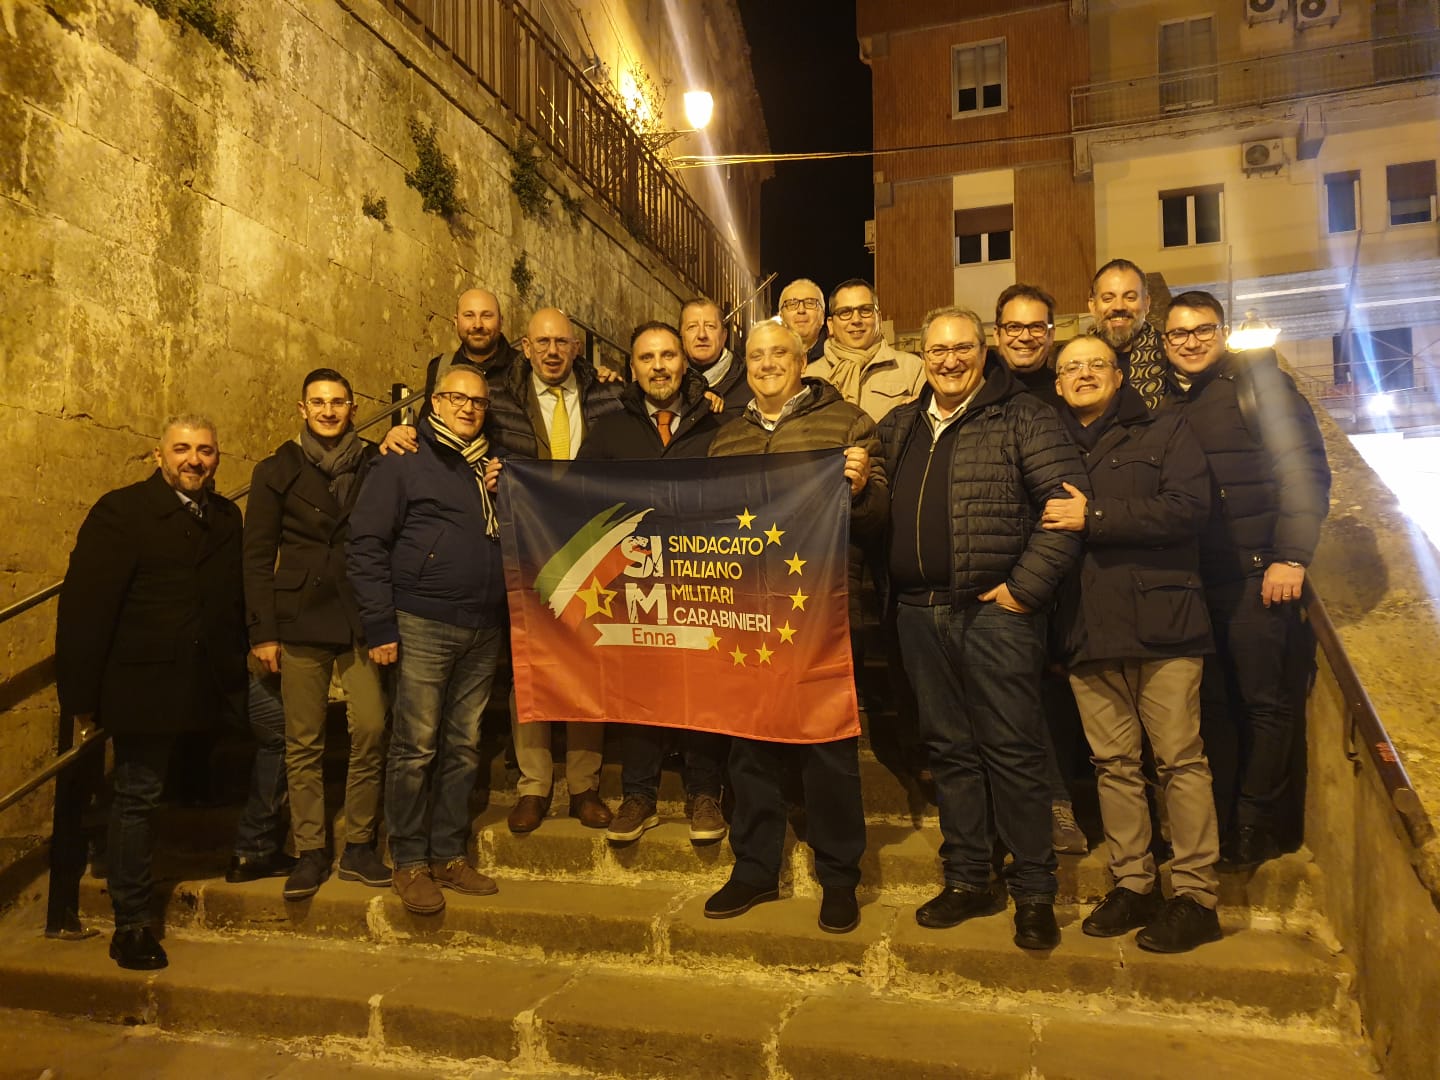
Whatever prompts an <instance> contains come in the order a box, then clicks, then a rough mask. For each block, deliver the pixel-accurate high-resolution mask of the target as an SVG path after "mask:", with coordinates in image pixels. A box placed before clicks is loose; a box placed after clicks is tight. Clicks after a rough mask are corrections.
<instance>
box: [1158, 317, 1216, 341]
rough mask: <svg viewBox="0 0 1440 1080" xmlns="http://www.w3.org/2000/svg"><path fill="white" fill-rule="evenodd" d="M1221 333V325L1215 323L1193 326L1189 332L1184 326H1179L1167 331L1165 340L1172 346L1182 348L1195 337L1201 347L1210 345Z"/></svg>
mask: <svg viewBox="0 0 1440 1080" xmlns="http://www.w3.org/2000/svg"><path fill="white" fill-rule="evenodd" d="M1219 332H1220V324H1219V323H1213V322H1207V323H1201V324H1200V325H1199V326H1192V327H1190V329H1188V330H1186V329H1185V328H1184V327H1182V326H1177V327H1176V328H1175V329H1174V330H1166V331H1165V340H1166V341H1168V342H1169V343H1170V344H1171V345H1175V346H1180V345H1184V344H1185V342H1187V341H1189V340H1190V339H1191V338H1192V337H1193V338H1194V339H1195V340H1196V341H1198V342H1199V343H1200V344H1201V345H1208V344H1210V342H1212V341H1214V340H1215V335H1216V334H1218V333H1219Z"/></svg>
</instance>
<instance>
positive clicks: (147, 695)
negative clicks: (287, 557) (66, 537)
mask: <svg viewBox="0 0 1440 1080" xmlns="http://www.w3.org/2000/svg"><path fill="white" fill-rule="evenodd" d="M240 529H241V519H240V510H239V509H238V508H237V507H236V506H235V504H234V503H232V502H231V501H230V500H228V499H226V498H223V497H222V496H219V495H214V494H212V495H210V496H209V498H208V511H207V516H206V520H204V521H203V522H202V521H199V520H197V519H196V518H195V517H194V515H192V514H191V513H190V512H189V511H188V510H187V509H186V508H185V507H184V506H183V505H182V504H181V502H180V499H179V497H178V496H177V495H176V494H175V492H174V490H173V489H172V488H171V487H170V485H169V484H167V483H166V482H165V478H164V477H163V476H162V475H161V474H160V471H159V470H158V469H157V470H156V471H155V473H154V474H153V475H152V476H151V477H150V479H148V480H144V481H142V482H140V483H138V484H131V485H130V486H129V487H124V488H119V489H118V490H116V491H111V492H109V493H108V494H106V495H104V496H102V497H101V499H100V501H99V502H97V503H96V504H95V506H94V507H93V508H92V509H91V510H90V513H89V514H88V515H87V516H86V518H85V522H84V524H82V525H81V526H80V533H79V535H78V536H77V537H76V538H75V549H74V550H73V551H72V552H71V553H70V569H69V571H68V573H67V574H66V575H65V583H64V585H62V586H61V589H60V607H59V612H58V615H57V619H56V627H55V683H56V688H57V690H58V691H59V695H60V707H61V709H62V710H63V711H64V712H65V713H66V714H67V715H72V716H73V715H78V714H81V713H95V714H96V718H97V720H98V721H99V723H101V724H102V725H104V726H105V727H106V728H107V729H109V730H110V731H111V732H113V733H116V734H174V733H179V732H182V731H192V730H197V729H200V728H204V727H206V726H208V725H209V724H210V723H211V722H213V721H215V720H218V719H219V718H220V715H221V711H222V709H226V708H233V707H235V700H236V699H235V697H234V696H233V695H243V694H244V690H245V654H246V652H247V651H248V650H247V648H246V644H245V605H244V597H243V590H242V586H241V577H240Z"/></svg>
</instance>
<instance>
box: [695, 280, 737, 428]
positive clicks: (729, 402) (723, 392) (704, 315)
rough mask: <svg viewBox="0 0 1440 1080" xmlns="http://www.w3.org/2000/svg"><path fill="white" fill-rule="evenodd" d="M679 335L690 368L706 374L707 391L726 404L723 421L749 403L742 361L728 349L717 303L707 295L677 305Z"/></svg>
mask: <svg viewBox="0 0 1440 1080" xmlns="http://www.w3.org/2000/svg"><path fill="white" fill-rule="evenodd" d="M680 337H681V339H682V341H683V343H684V346H685V358H686V359H687V360H688V361H689V362H690V367H691V368H692V369H693V370H695V371H697V372H699V373H700V374H701V375H703V376H705V381H706V382H707V383H708V384H709V385H710V392H711V393H712V394H715V395H717V396H718V397H719V398H720V399H721V401H723V402H724V403H725V408H724V416H725V419H726V420H729V419H731V418H733V417H736V416H739V415H740V414H741V413H742V412H744V411H745V406H746V405H748V404H749V403H750V387H749V385H748V384H747V383H746V382H745V360H744V358H743V357H740V356H737V355H735V352H734V351H733V350H732V349H730V348H729V346H728V344H727V342H728V340H729V330H728V329H727V328H726V326H725V317H724V313H723V312H721V310H720V305H719V304H717V303H715V301H714V300H711V299H710V298H709V297H707V296H697V297H694V298H692V299H690V300H686V301H685V303H684V304H683V305H682V306H681V308H680Z"/></svg>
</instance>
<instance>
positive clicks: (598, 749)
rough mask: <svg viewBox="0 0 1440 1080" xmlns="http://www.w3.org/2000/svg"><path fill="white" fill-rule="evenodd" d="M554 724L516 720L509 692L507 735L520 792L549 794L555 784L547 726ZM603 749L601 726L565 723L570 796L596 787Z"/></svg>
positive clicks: (513, 704) (603, 740)
mask: <svg viewBox="0 0 1440 1080" xmlns="http://www.w3.org/2000/svg"><path fill="white" fill-rule="evenodd" d="M553 726H554V725H553V724H551V723H549V722H547V721H544V720H536V721H531V722H530V723H527V724H522V723H520V717H519V715H518V713H517V711H516V708H515V691H514V689H513V688H512V689H511V691H510V736H511V738H512V739H514V741H515V762H516V764H518V765H519V766H520V782H519V784H518V785H516V790H517V791H518V792H519V793H520V794H521V795H539V796H540V797H541V798H545V797H547V796H549V794H550V789H551V788H552V787H553V786H554V783H555V759H554V757H553V756H552V755H551V752H550V729H551V728H552V727H553ZM604 750H605V725H604V724H594V723H570V724H566V725H565V786H566V787H568V788H569V789H570V794H571V796H572V797H573V796H575V795H582V794H584V793H585V792H587V791H598V790H599V788H600V765H601V760H602V757H603V754H604Z"/></svg>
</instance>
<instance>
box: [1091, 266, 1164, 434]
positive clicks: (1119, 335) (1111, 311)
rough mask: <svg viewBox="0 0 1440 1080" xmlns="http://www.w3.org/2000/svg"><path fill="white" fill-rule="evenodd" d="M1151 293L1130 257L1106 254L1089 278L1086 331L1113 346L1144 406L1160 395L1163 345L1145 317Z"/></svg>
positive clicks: (1156, 401)
mask: <svg viewBox="0 0 1440 1080" xmlns="http://www.w3.org/2000/svg"><path fill="white" fill-rule="evenodd" d="M1149 313H1150V293H1149V290H1148V289H1147V287H1146V284H1145V272H1144V271H1143V270H1141V269H1140V267H1138V266H1136V265H1135V264H1134V263H1133V262H1131V261H1130V260H1129V259H1111V260H1110V261H1109V262H1107V263H1106V264H1105V265H1104V266H1102V267H1100V269H1099V270H1097V271H1095V276H1094V277H1093V278H1091V279H1090V314H1091V315H1092V316H1093V317H1094V319H1095V325H1094V326H1093V327H1092V328H1091V330H1090V333H1092V334H1094V335H1095V336H1096V337H1098V338H1100V340H1102V341H1103V342H1105V344H1106V345H1109V346H1110V348H1111V349H1113V350H1114V351H1115V356H1116V358H1117V359H1118V360H1119V361H1120V370H1121V371H1123V372H1125V378H1126V379H1128V380H1129V382H1130V385H1131V386H1133V387H1135V389H1136V390H1138V391H1140V396H1141V397H1142V398H1143V399H1144V401H1145V405H1146V407H1147V408H1151V409H1153V408H1156V407H1157V406H1158V405H1159V404H1160V399H1161V398H1162V397H1163V396H1164V395H1165V387H1166V383H1165V371H1166V365H1165V350H1164V348H1163V347H1162V346H1161V344H1160V333H1159V331H1157V330H1156V329H1155V327H1153V326H1151V325H1150V323H1149V322H1147V321H1146V318H1145V316H1147V315H1148V314H1149Z"/></svg>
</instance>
